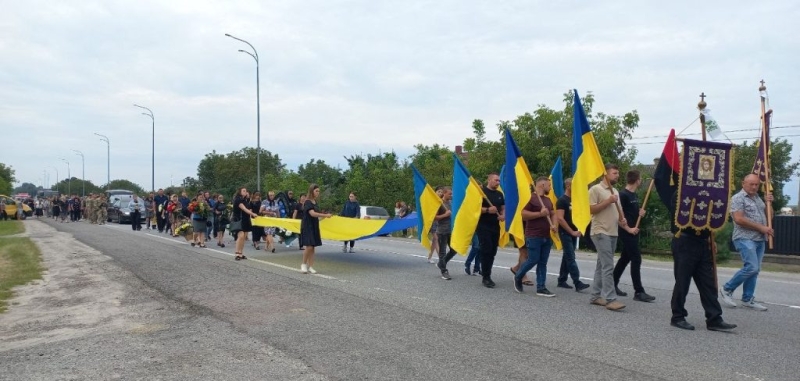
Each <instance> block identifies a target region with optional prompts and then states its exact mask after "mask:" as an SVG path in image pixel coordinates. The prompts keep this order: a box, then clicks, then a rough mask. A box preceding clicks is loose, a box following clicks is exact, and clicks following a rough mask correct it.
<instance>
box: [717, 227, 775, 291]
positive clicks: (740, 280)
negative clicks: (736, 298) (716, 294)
mask: <svg viewBox="0 0 800 381" xmlns="http://www.w3.org/2000/svg"><path fill="white" fill-rule="evenodd" d="M733 246H735V247H736V250H737V251H738V252H739V254H740V255H741V256H742V262H744V266H742V268H741V269H739V271H737V272H736V274H734V275H733V278H731V280H729V281H728V283H725V286H723V288H724V289H725V291H733V290H736V288H737V287H739V286H740V285H742V301H743V302H749V301H750V300H752V299H753V297H754V296H755V293H756V281H758V273H759V272H760V271H761V260H763V259H764V250H765V248H766V247H765V242H764V241H753V240H749V239H737V240H734V241H733Z"/></svg>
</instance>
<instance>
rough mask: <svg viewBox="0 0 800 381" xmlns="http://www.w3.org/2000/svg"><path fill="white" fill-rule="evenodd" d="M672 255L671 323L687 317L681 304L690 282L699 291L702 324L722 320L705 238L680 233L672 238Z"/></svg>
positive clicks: (709, 251)
mask: <svg viewBox="0 0 800 381" xmlns="http://www.w3.org/2000/svg"><path fill="white" fill-rule="evenodd" d="M672 256H673V258H674V259H675V288H673V289H672V322H678V321H682V320H685V319H686V316H688V315H689V313H688V312H686V308H684V305H685V304H686V295H687V294H688V293H689V287H690V286H691V283H692V279H694V284H695V286H697V291H699V292H700V303H701V304H702V305H703V309H704V310H705V312H706V324H707V325H713V324H717V323H720V322H721V321H722V308H721V307H720V305H719V300H717V284H716V282H715V281H714V265H713V262H712V261H713V259H712V257H711V248H709V245H708V239H707V238H697V237H694V236H691V235H689V234H684V233H681V235H680V236H679V237H677V238H673V239H672Z"/></svg>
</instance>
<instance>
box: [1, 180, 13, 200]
mask: <svg viewBox="0 0 800 381" xmlns="http://www.w3.org/2000/svg"><path fill="white" fill-rule="evenodd" d="M11 190H12V189H11V183H9V182H8V180H6V179H5V178H3V177H0V194H4V195H6V196H10V195H11Z"/></svg>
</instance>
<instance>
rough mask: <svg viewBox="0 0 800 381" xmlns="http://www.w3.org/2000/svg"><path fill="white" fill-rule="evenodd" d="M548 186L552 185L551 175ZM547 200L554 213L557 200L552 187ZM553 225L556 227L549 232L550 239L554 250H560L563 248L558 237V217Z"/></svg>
mask: <svg viewBox="0 0 800 381" xmlns="http://www.w3.org/2000/svg"><path fill="white" fill-rule="evenodd" d="M550 184H553V175H550ZM547 198H549V199H550V202H552V203H553V211H555V210H556V202H558V199H557V198H556V192H554V191H553V187H552V186H551V187H550V194H548V195H547ZM553 223H554V224H555V225H556V231H552V230H551V231H550V239H552V240H553V246H555V247H556V250H561V249H562V248H563V246H561V237H559V235H558V216H555V219H554V220H553Z"/></svg>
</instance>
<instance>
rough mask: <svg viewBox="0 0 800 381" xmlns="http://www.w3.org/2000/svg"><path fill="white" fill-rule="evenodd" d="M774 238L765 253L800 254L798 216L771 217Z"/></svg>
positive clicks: (799, 224)
mask: <svg viewBox="0 0 800 381" xmlns="http://www.w3.org/2000/svg"><path fill="white" fill-rule="evenodd" d="M772 228H773V229H774V230H775V239H774V243H775V245H774V246H773V248H772V249H767V253H770V254H781V255H800V216H775V217H774V218H773V219H772Z"/></svg>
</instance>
